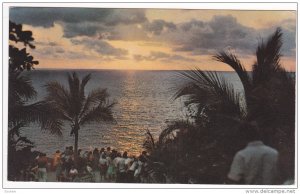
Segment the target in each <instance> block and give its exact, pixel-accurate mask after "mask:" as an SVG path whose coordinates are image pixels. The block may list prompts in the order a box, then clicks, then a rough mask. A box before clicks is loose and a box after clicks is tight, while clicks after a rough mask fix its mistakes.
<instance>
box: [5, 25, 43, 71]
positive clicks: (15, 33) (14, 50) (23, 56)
mask: <svg viewBox="0 0 300 194" xmlns="http://www.w3.org/2000/svg"><path fill="white" fill-rule="evenodd" d="M9 40H10V41H11V43H13V42H14V43H16V44H17V43H23V44H24V47H25V48H22V49H20V48H18V47H16V46H15V45H13V44H10V45H9V70H10V72H16V71H19V72H20V71H23V70H31V69H33V68H34V65H38V64H39V62H38V61H35V60H34V59H33V56H31V55H30V54H29V53H27V51H26V47H27V46H29V47H30V48H31V49H34V48H35V46H34V45H33V43H32V42H33V41H34V38H33V37H32V32H31V31H23V30H22V24H15V23H14V22H11V21H10V22H9Z"/></svg>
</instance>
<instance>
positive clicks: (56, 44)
mask: <svg viewBox="0 0 300 194" xmlns="http://www.w3.org/2000/svg"><path fill="white" fill-rule="evenodd" d="M10 20H11V21H13V22H16V23H22V24H24V25H23V28H24V29H25V30H31V31H32V32H33V37H34V38H35V45H36V49H34V50H30V51H29V52H30V53H31V54H32V55H33V56H34V58H35V59H37V60H38V61H39V62H40V64H39V65H38V67H37V68H64V69H66V68H72V69H74V68H80V69H159V70H160V69H163V70H166V69H177V70H178V69H191V68H193V67H195V66H197V67H199V68H201V69H203V70H225V71H228V70H231V69H230V68H229V67H227V66H226V65H223V64H221V63H219V62H216V61H213V60H212V55H213V54H215V53H216V52H218V51H222V50H225V51H231V52H233V53H235V54H236V55H237V56H239V58H240V59H241V61H242V62H243V63H244V64H246V66H247V68H248V70H250V68H249V67H250V66H251V64H253V62H254V61H255V57H254V55H255V49H256V46H257V45H258V43H260V42H261V40H262V39H263V38H266V37H268V36H269V35H270V34H272V33H273V32H274V30H275V29H276V28H277V27H281V28H282V30H283V47H282V54H283V57H282V64H283V65H284V67H285V68H286V69H287V70H289V71H294V70H295V65H296V40H295V37H296V12H295V11H232V10H186V9H185V10H171V9H103V8H21V7H18V8H17V7H15V8H11V9H10Z"/></svg>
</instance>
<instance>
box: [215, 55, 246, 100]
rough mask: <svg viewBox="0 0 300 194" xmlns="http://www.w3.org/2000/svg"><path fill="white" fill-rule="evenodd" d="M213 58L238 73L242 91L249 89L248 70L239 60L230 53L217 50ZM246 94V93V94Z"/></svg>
mask: <svg viewBox="0 0 300 194" xmlns="http://www.w3.org/2000/svg"><path fill="white" fill-rule="evenodd" d="M213 59H215V60H216V61H219V62H222V63H226V64H228V65H229V66H230V67H232V68H233V69H234V71H235V72H236V73H237V74H238V76H239V78H240V80H241V82H242V84H243V86H244V91H245V92H247V91H249V89H250V87H251V80H250V77H249V74H248V72H247V71H246V69H245V67H244V66H243V65H242V64H241V62H240V60H239V59H238V58H237V57H236V56H235V55H234V54H232V53H226V52H224V51H223V52H219V53H217V54H216V55H214V56H213ZM246 96H247V95H246Z"/></svg>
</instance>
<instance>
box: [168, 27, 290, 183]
mask: <svg viewBox="0 0 300 194" xmlns="http://www.w3.org/2000/svg"><path fill="white" fill-rule="evenodd" d="M281 46H282V32H281V29H279V28H278V29H277V30H276V31H275V33H274V34H272V35H271V36H270V37H269V38H268V40H267V41H266V42H264V41H262V42H261V43H260V44H259V46H258V47H257V50H256V58H257V60H256V62H255V63H254V64H253V66H252V72H251V73H249V72H247V70H246V68H245V66H244V65H243V64H242V63H241V61H240V60H239V59H238V57H236V56H235V55H234V54H233V53H230V52H219V53H217V54H216V55H214V56H213V59H215V60H217V61H219V62H222V63H225V64H227V65H229V66H230V67H232V68H233V70H234V71H235V72H236V73H237V75H238V76H239V78H240V81H241V83H242V85H243V88H244V90H243V93H239V92H237V91H236V90H235V89H234V87H233V86H232V84H230V83H229V82H228V81H227V80H226V79H225V78H224V77H222V75H221V74H220V73H217V72H211V71H202V70H200V69H195V70H191V71H186V72H183V73H180V75H181V76H182V77H183V78H184V79H186V80H187V81H188V83H187V84H186V85H185V86H184V87H182V88H180V89H179V90H178V92H177V93H176V94H175V95H174V99H177V98H180V97H182V96H185V98H184V99H185V105H186V106H188V107H192V108H193V109H194V110H195V114H193V115H192V117H193V118H194V123H192V125H191V126H190V127H187V128H188V129H190V130H192V131H194V129H195V127H196V128H197V130H198V132H197V134H198V135H194V133H192V134H193V138H192V139H190V140H189V142H190V143H191V142H199V143H198V144H197V143H196V144H195V145H198V146H201V147H198V148H197V149H198V150H199V151H198V154H199V153H200V155H204V156H205V155H206V156H207V157H203V158H204V159H202V160H204V161H205V162H204V163H205V164H207V165H209V163H222V162H223V161H225V163H224V164H222V165H223V166H224V167H223V169H219V170H218V172H221V171H222V172H223V174H224V173H227V170H228V169H227V168H226V166H229V164H230V161H231V159H232V157H233V154H234V153H235V152H236V151H237V150H239V149H240V148H241V146H242V145H243V144H244V143H245V142H244V140H243V139H241V138H240V136H239V135H238V134H239V133H238V126H239V125H240V123H241V122H244V121H247V122H257V123H258V125H259V126H260V129H262V131H261V132H262V134H263V138H264V139H263V140H264V141H265V142H266V143H267V144H269V145H271V146H273V147H275V148H277V149H279V151H280V152H281V151H282V150H288V152H289V154H287V157H286V158H287V159H286V161H284V162H283V163H285V164H283V165H285V167H283V168H284V169H287V170H288V171H290V172H294V168H293V165H294V164H293V161H294V145H295V144H294V135H295V132H294V131H295V80H294V79H293V78H292V76H291V73H288V72H286V71H285V69H284V68H283V67H282V66H281V64H280V57H281V53H280V48H281ZM181 128H182V127H180V126H179V127H178V123H177V124H176V123H175V125H174V124H173V125H171V126H169V127H168V128H167V129H166V130H164V131H163V132H162V134H163V137H167V136H168V134H171V133H173V131H174V130H178V129H181ZM207 145H211V146H207ZM203 147H205V148H206V149H207V150H209V151H205V150H204V149H202V148H203ZM282 152H284V151H282ZM282 152H281V154H282V155H284V154H283V153H282ZM209 153H214V156H210V155H209ZM183 154H184V153H183ZM217 155H220V157H219V158H218V156H217ZM210 157H213V158H214V161H206V159H207V158H210ZM205 158H206V159H205ZM218 160H219V161H218ZM198 163H200V161H198ZM286 167H288V168H286ZM209 173H210V174H212V172H209ZM225 177H226V176H225Z"/></svg>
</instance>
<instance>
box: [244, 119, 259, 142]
mask: <svg viewBox="0 0 300 194" xmlns="http://www.w3.org/2000/svg"><path fill="white" fill-rule="evenodd" d="M240 132H241V135H242V137H243V138H244V139H245V140H246V141H247V142H251V141H256V140H261V136H260V133H259V129H258V126H257V124H256V123H254V122H252V123H250V122H247V123H243V124H241V126H240Z"/></svg>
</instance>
